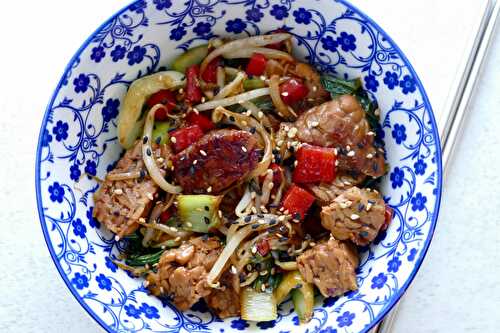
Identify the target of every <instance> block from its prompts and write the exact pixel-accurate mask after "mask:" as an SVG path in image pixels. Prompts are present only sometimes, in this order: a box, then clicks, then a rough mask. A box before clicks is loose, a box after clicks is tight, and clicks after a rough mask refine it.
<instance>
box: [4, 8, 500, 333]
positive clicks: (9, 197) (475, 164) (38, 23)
mask: <svg viewBox="0 0 500 333" xmlns="http://www.w3.org/2000/svg"><path fill="white" fill-rule="evenodd" d="M440 1H445V0H440ZM429 3H430V2H429ZM453 3H455V2H453ZM448 4H449V5H451V4H452V2H451V1H448ZM7 6H11V8H5V5H4V7H3V9H2V11H1V12H0V31H2V45H3V46H2V51H1V52H0V68H1V73H2V79H1V80H0V111H1V117H0V156H2V163H1V166H0V175H1V179H2V180H1V183H0V184H1V186H0V208H1V209H0V224H1V230H2V231H1V233H0V254H1V265H2V270H1V272H0V332H65V331H68V330H69V331H71V332H99V331H101V329H100V328H99V326H98V325H97V324H96V323H95V322H94V321H93V320H92V319H91V318H90V317H89V316H88V315H87V314H86V313H85V311H84V310H83V309H82V308H81V307H80V305H79V304H78V303H77V302H76V301H75V300H74V299H73V296H71V294H70V292H69V291H68V290H67V289H66V287H65V286H64V283H63V282H62V279H61V278H60V277H59V275H58V273H57V271H56V269H55V267H54V265H53V264H52V262H51V259H50V256H49V253H48V251H47V249H46V245H45V242H44V240H43V236H42V233H41V230H40V226H39V222H38V216H37V213H36V203H35V193H34V156H35V148H36V140H37V136H38V130H39V125H40V120H41V117H42V111H43V110H44V109H45V105H46V103H47V101H48V97H49V96H50V94H51V92H52V90H53V87H55V85H56V82H57V80H58V79H59V75H60V74H61V72H62V69H63V66H64V64H65V63H66V61H67V60H68V59H69V58H70V57H71V55H72V54H73V53H74V51H75V50H76V49H77V48H78V47H79V45H80V43H81V41H83V40H84V39H85V38H86V37H87V36H88V34H89V32H90V31H91V30H92V29H93V28H94V27H97V26H98V25H99V24H100V23H101V22H103V21H104V20H105V19H106V18H107V17H108V16H109V14H110V13H113V12H115V11H116V9H117V7H119V6H117V5H116V3H115V2H114V1H97V0H89V1H86V2H60V3H59V4H58V7H57V11H55V7H54V9H53V10H54V13H53V14H51V15H49V14H46V15H44V16H42V15H41V14H40V13H43V12H47V8H48V5H47V4H46V3H45V2H35V1H32V2H30V3H26V2H22V3H21V2H19V3H16V4H14V3H10V4H9V5H7ZM28 7H29V10H28ZM95 8H99V10H95ZM28 12H29V13H28ZM60 13H74V15H67V14H64V15H60ZM61 26H64V27H67V28H65V29H60V28H59V27H61ZM497 30H499V29H497ZM389 33H390V34H391V32H390V31H389ZM40 36H50V38H49V39H44V38H41V37H40ZM493 39H494V40H493V43H492V46H491V49H490V51H489V53H488V56H487V59H486V62H485V66H484V69H483V73H482V75H481V76H480V79H479V84H478V86H477V88H476V91H475V94H474V97H473V99H472V102H471V105H470V108H471V109H470V116H469V118H468V119H466V121H465V125H464V129H463V136H462V137H461V138H459V140H458V142H457V145H458V147H459V148H458V149H457V152H456V154H455V156H454V159H453V161H452V163H451V167H450V170H449V173H448V177H447V179H446V180H445V188H444V195H443V199H442V206H441V212H440V219H439V222H438V226H437V229H436V233H435V236H434V240H433V242H432V244H431V247H430V250H429V252H428V254H427V258H426V260H425V261H424V263H423V265H422V268H421V270H420V272H419V273H418V275H417V277H416V279H415V281H414V282H413V284H412V286H411V287H410V289H409V290H408V292H407V295H406V297H405V298H404V300H403V304H402V306H401V308H400V310H399V314H398V317H397V319H396V322H395V325H394V330H393V331H394V332H405V333H420V332H473V333H476V332H477V333H485V332H498V331H500V329H499V328H498V327H497V321H498V319H500V309H499V307H500V217H499V215H498V211H499V209H500V191H499V190H498V189H499V188H500V177H498V174H497V172H498V167H499V165H500V154H499V153H500V135H499V134H498V133H499V131H498V128H499V124H500V33H499V32H498V31H497V33H496V35H495V37H494V38H493ZM443 47H445V46H443ZM417 71H418V68H417ZM424 80H425V78H424ZM431 98H432V96H431Z"/></svg>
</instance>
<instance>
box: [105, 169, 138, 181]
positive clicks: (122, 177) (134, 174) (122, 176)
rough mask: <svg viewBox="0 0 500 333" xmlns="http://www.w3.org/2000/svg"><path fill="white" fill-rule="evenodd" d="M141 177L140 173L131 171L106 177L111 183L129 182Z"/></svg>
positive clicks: (114, 173) (113, 173)
mask: <svg viewBox="0 0 500 333" xmlns="http://www.w3.org/2000/svg"><path fill="white" fill-rule="evenodd" d="M139 177H141V173H140V172H139V171H130V172H120V173H116V172H110V173H108V174H107V175H106V180H110V181H113V182H114V181H118V180H129V179H136V178H139Z"/></svg>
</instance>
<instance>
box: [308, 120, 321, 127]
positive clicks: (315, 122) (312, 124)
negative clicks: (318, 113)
mask: <svg viewBox="0 0 500 333" xmlns="http://www.w3.org/2000/svg"><path fill="white" fill-rule="evenodd" d="M318 125H319V122H318V121H311V122H310V123H309V127H316V126H318Z"/></svg>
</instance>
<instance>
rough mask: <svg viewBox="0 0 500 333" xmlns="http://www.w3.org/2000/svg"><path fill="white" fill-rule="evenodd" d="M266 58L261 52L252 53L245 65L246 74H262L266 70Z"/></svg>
mask: <svg viewBox="0 0 500 333" xmlns="http://www.w3.org/2000/svg"><path fill="white" fill-rule="evenodd" d="M266 63H267V59H266V57H265V56H264V55H263V54H260V53H254V54H253V55H252V56H251V57H250V61H249V62H248V65H247V74H248V75H262V74H264V71H265V70H266Z"/></svg>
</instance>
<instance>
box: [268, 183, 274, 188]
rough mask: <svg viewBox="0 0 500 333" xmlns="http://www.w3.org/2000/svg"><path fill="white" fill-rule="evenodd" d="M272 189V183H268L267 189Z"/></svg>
mask: <svg viewBox="0 0 500 333" xmlns="http://www.w3.org/2000/svg"><path fill="white" fill-rule="evenodd" d="M273 187H274V183H273V182H270V183H269V184H268V185H267V188H268V189H270V190H271V189H272V188H273Z"/></svg>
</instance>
